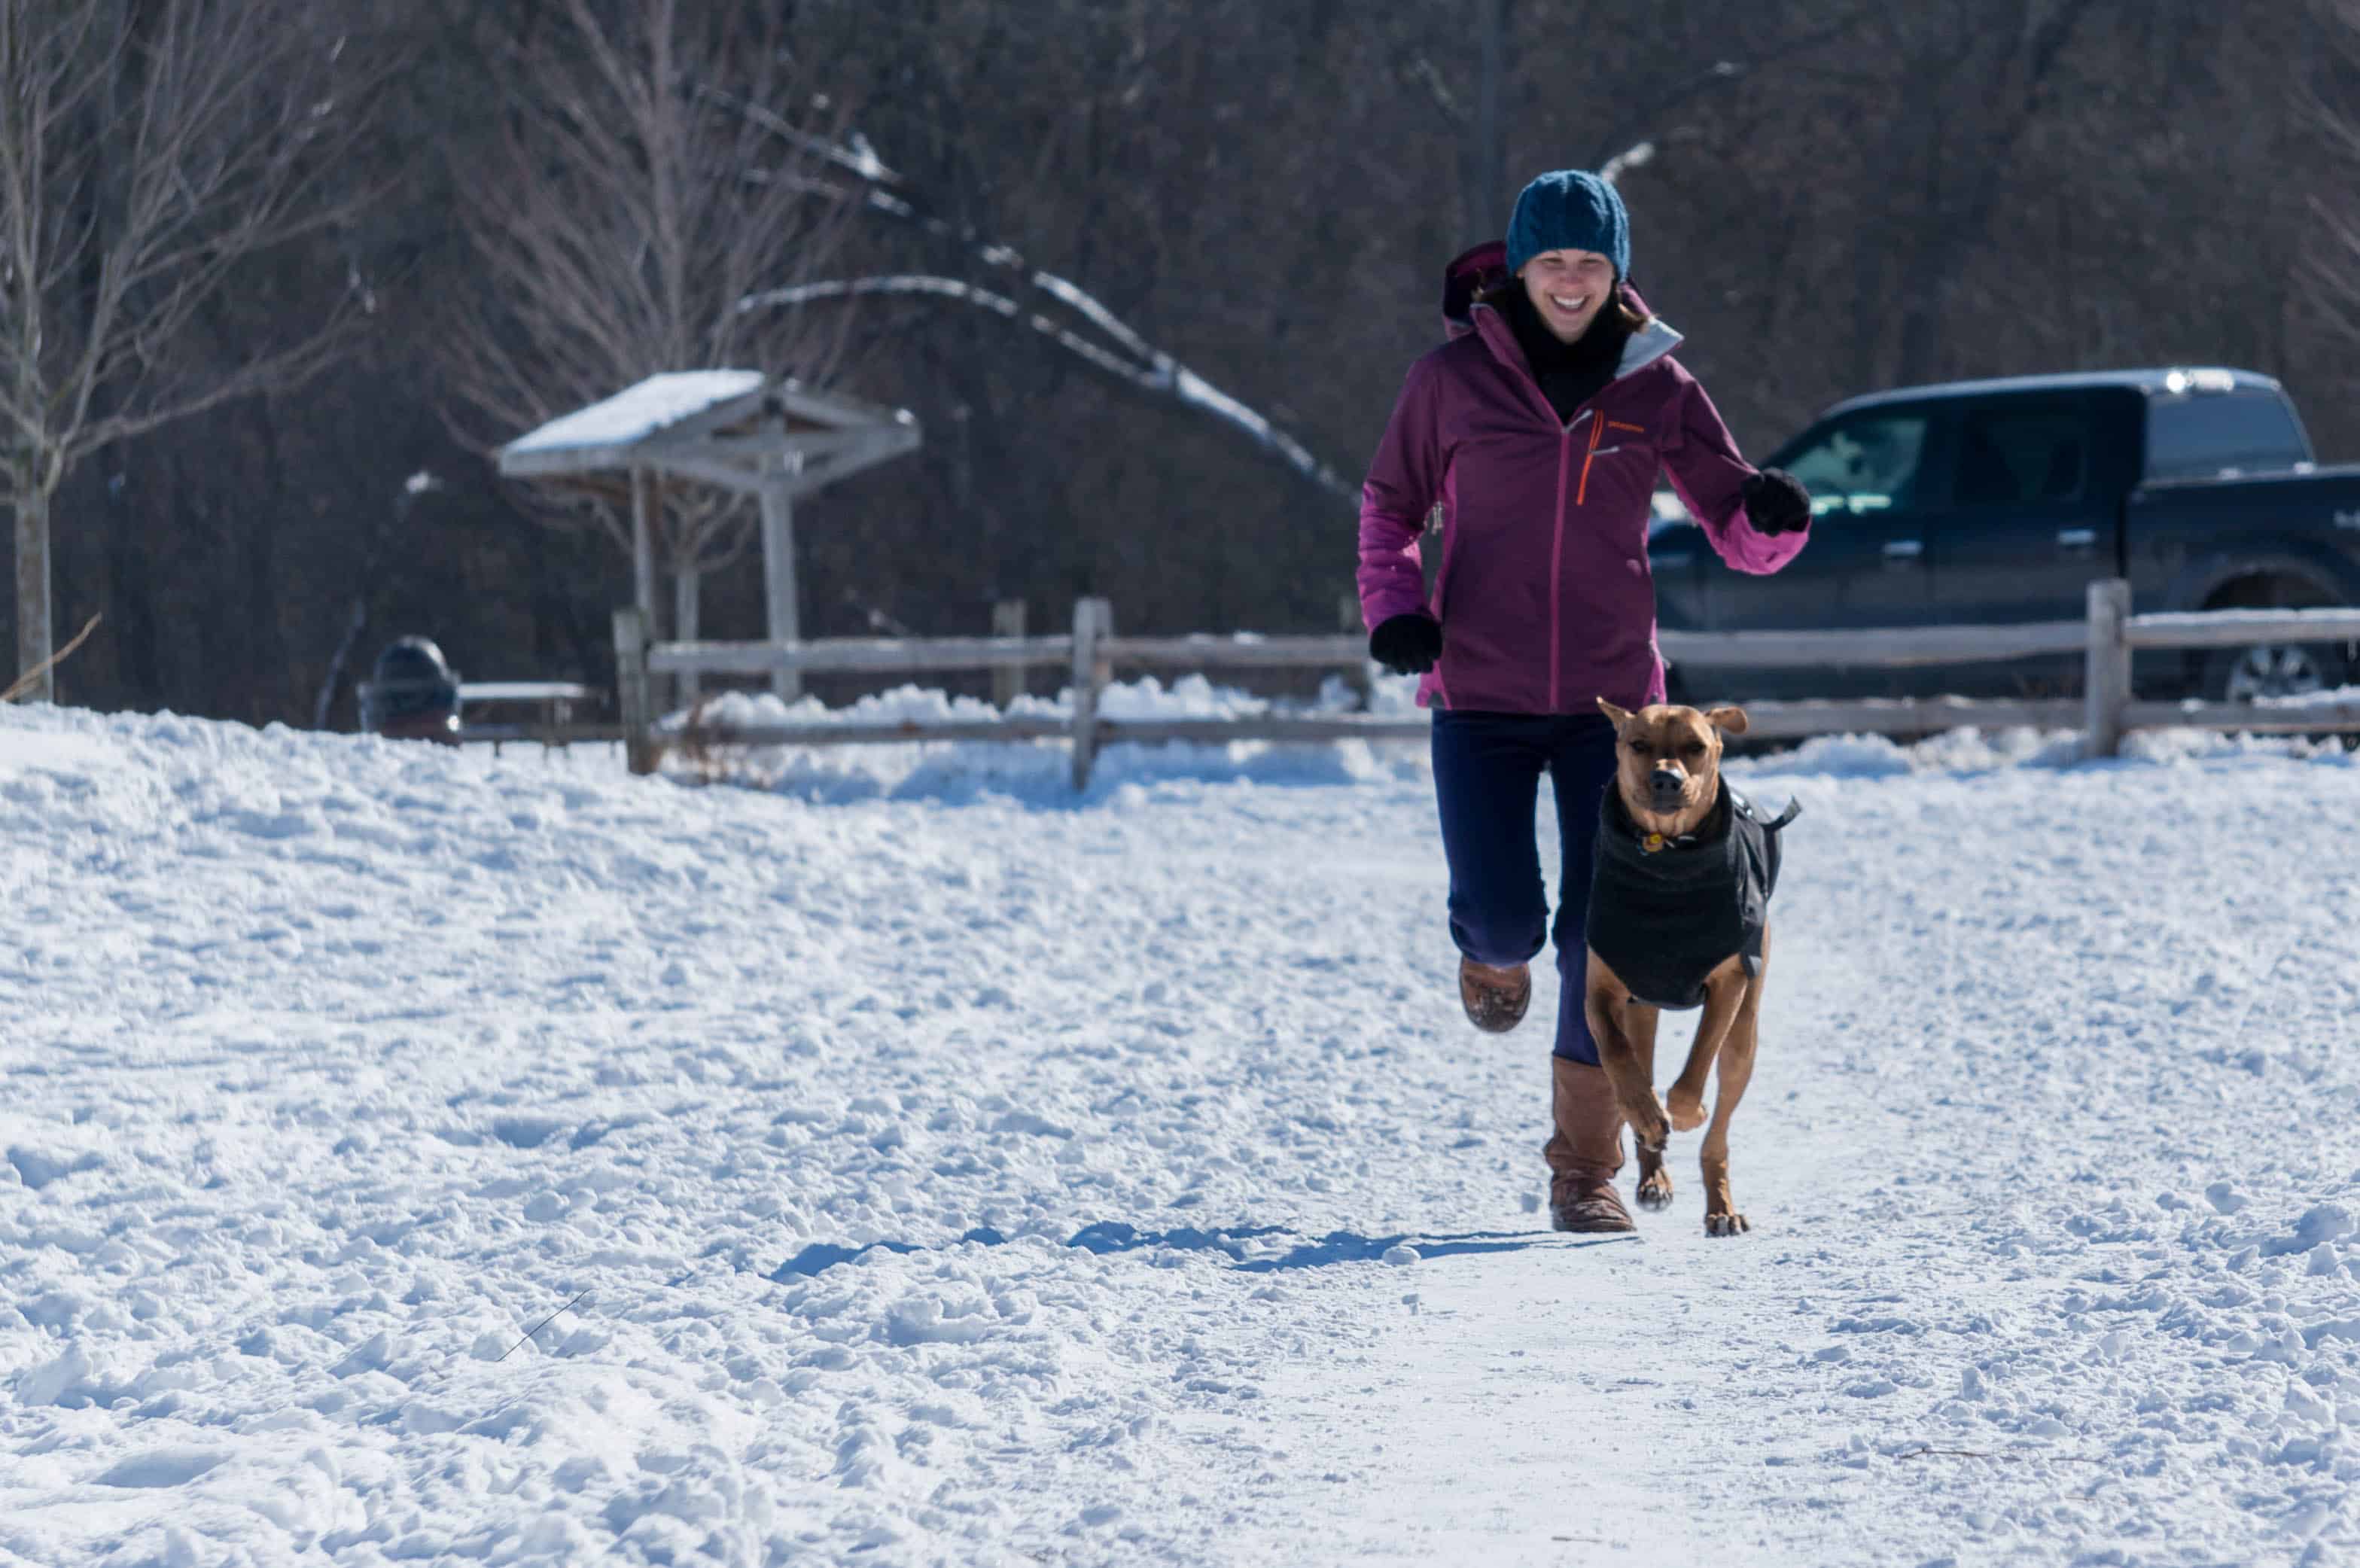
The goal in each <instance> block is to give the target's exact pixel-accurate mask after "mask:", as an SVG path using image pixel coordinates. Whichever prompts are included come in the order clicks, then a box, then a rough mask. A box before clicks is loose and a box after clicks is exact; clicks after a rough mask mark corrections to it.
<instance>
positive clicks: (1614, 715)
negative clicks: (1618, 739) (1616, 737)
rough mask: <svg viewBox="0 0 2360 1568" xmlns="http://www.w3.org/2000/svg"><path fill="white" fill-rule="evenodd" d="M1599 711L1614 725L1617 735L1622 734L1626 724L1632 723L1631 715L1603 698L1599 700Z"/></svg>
mask: <svg viewBox="0 0 2360 1568" xmlns="http://www.w3.org/2000/svg"><path fill="white" fill-rule="evenodd" d="M1598 711H1599V712H1600V713H1603V714H1605V715H1606V717H1607V718H1608V720H1610V721H1611V722H1612V724H1613V725H1614V728H1615V730H1616V732H1617V733H1620V732H1621V730H1622V726H1623V725H1624V724H1629V723H1630V722H1631V715H1630V714H1629V713H1626V712H1625V711H1624V710H1622V709H1621V708H1618V707H1616V706H1615V705H1614V704H1613V703H1612V702H1608V701H1607V700H1606V699H1605V698H1603V697H1601V698H1599V699H1598Z"/></svg>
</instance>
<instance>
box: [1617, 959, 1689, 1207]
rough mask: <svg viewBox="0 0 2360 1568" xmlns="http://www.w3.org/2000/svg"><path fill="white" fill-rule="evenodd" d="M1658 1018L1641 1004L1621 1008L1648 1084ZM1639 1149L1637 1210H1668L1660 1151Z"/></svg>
mask: <svg viewBox="0 0 2360 1568" xmlns="http://www.w3.org/2000/svg"><path fill="white" fill-rule="evenodd" d="M1661 1017H1662V1015H1661V1014H1660V1013H1659V1012H1657V1011H1656V1010H1655V1008H1654V1007H1648V1006H1647V1005H1646V1004H1645V1003H1644V1002H1639V1001H1633V1002H1630V1003H1628V1004H1626V1005H1625V1006H1624V1007H1623V1008H1622V1023H1623V1029H1624V1032H1625V1033H1626V1034H1627V1035H1628V1036H1629V1038H1630V1040H1631V1050H1632V1052H1633V1054H1634V1055H1635V1056H1637V1057H1638V1059H1639V1071H1640V1073H1642V1074H1644V1077H1645V1078H1646V1081H1647V1082H1648V1083H1654V1082H1655V1023H1656V1020H1657V1019H1658V1018H1661ZM1675 1125H1677V1123H1676V1124H1675ZM1636 1141H1637V1140H1636V1139H1633V1142H1636ZM1638 1149H1639V1206H1640V1207H1641V1208H1644V1209H1663V1208H1669V1207H1670V1206H1671V1202H1672V1173H1671V1172H1670V1171H1666V1170H1665V1169H1664V1150H1663V1149H1662V1147H1661V1146H1660V1145H1658V1146H1656V1147H1655V1148H1650V1147H1648V1146H1647V1145H1646V1144H1644V1143H1640V1144H1639V1145H1638Z"/></svg>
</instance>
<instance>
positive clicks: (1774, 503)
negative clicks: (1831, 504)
mask: <svg viewBox="0 0 2360 1568" xmlns="http://www.w3.org/2000/svg"><path fill="white" fill-rule="evenodd" d="M1738 494H1739V495H1742V496H1743V498H1744V501H1745V518H1746V521H1748V522H1750V523H1752V524H1753V525H1754V531H1755V532H1756V533H1765V534H1791V533H1796V532H1798V531H1800V530H1802V529H1804V528H1809V527H1810V526H1811V493H1810V492H1809V491H1808V490H1806V489H1804V488H1803V482H1802V481H1801V480H1799V479H1797V478H1796V477H1795V476H1794V475H1793V474H1789V473H1787V472H1786V470H1785V469H1783V468H1765V469H1764V470H1763V471H1762V472H1761V473H1759V474H1755V475H1754V477H1752V478H1751V479H1748V480H1747V481H1746V482H1745V483H1744V485H1743V486H1742V487H1740V489H1739V491H1738Z"/></svg>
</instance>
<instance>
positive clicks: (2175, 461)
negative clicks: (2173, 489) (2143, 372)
mask: <svg viewBox="0 0 2360 1568" xmlns="http://www.w3.org/2000/svg"><path fill="white" fill-rule="evenodd" d="M2310 461H2311V442H2310V441H2308V440H2307V439H2306V438H2305V437H2304V435H2303V433H2302V427H2301V426H2300V425H2299V424H2297V423H2296V422H2295V418H2294V411H2293V410H2292V409H2291V408H2288V407H2287V403H2286V398H2285V397H2284V396H2282V395H2281V394H2279V393H2278V392H2275V391H2272V390H2271V389H2270V388H2269V387H2238V388H2237V389H2236V390H2235V391H2234V392H2210V393H2207V392H2183V393H2180V394H2177V395H2171V394H2165V395H2162V396H2158V397H2150V398H2148V399H2147V477H2148V478H2149V479H2210V478H2212V476H2213V475H2215V474H2221V473H2223V472H2228V471H2241V472H2244V473H2247V474H2267V473H2273V472H2278V471H2282V470H2285V469H2289V468H2292V467H2293V466H2295V464H2297V463H2309V462H2310Z"/></svg>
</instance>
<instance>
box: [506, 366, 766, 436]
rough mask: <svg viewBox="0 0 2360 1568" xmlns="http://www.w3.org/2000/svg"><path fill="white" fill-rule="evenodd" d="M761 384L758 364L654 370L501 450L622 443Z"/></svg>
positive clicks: (689, 417) (661, 429) (751, 389)
mask: <svg viewBox="0 0 2360 1568" xmlns="http://www.w3.org/2000/svg"><path fill="white" fill-rule="evenodd" d="M761 389H762V373H761V372H760V371H759V370H678V371H669V372H667V373H665V374H663V375H661V376H649V377H648V378H647V379H646V380H645V381H642V382H640V383H639V385H638V386H636V387H626V388H625V389H624V390H622V391H620V392H617V393H616V394H615V395H614V396H613V397H609V398H607V399H606V401H604V402H601V403H593V404H591V405H590V406H589V407H588V408H580V409H576V410H575V411H574V412H573V413H571V414H567V415H566V416H564V417H563V419H552V420H551V421H550V422H549V423H547V424H545V425H543V426H541V429H539V430H534V431H532V432H531V433H530V434H529V435H525V436H520V437H519V438H518V439H517V440H515V441H510V442H509V443H508V445H507V446H506V447H504V448H502V449H501V455H502V456H504V457H505V456H511V455H514V456H523V455H528V454H531V453H536V452H579V451H581V450H583V449H585V448H597V447H624V446H630V445H632V444H634V443H636V442H639V441H645V440H647V439H648V438H649V437H650V436H652V435H656V434H658V433H660V432H661V431H663V430H669V429H671V428H672V426H674V425H676V424H679V423H680V422H681V421H682V420H683V419H694V418H695V417H696V416H697V415H699V414H702V413H705V412H706V411H707V410H709V409H711V408H715V407H716V406H718V405H720V404H723V403H727V402H729V401H731V400H733V399H735V398H738V397H746V396H748V394H750V393H754V392H759V391H760V390H761Z"/></svg>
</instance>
